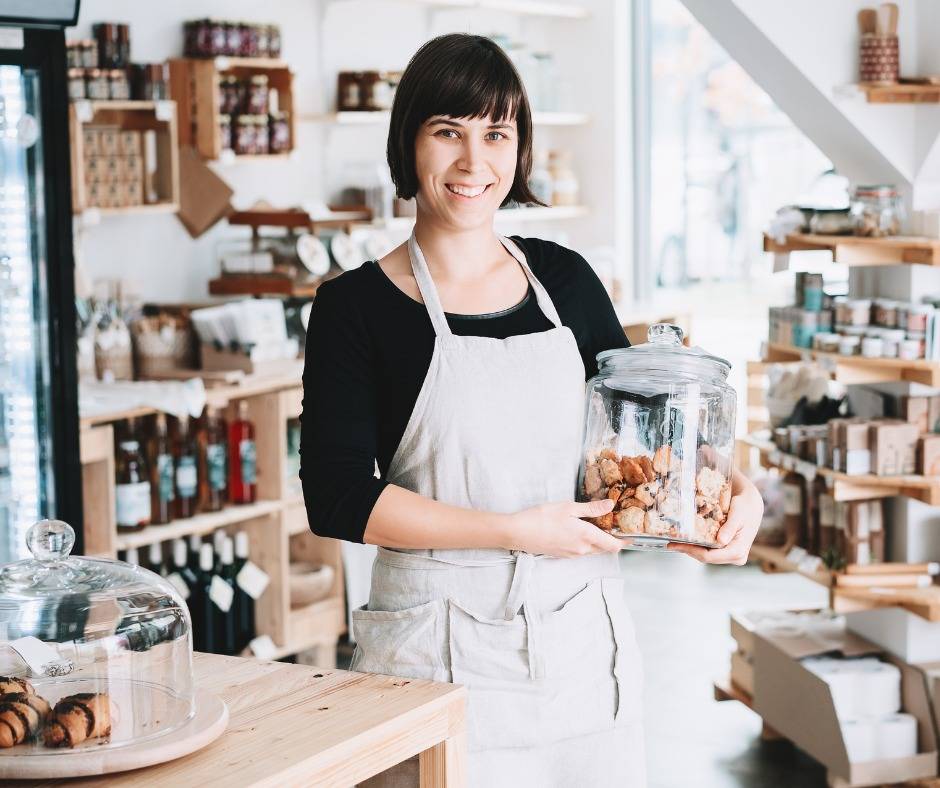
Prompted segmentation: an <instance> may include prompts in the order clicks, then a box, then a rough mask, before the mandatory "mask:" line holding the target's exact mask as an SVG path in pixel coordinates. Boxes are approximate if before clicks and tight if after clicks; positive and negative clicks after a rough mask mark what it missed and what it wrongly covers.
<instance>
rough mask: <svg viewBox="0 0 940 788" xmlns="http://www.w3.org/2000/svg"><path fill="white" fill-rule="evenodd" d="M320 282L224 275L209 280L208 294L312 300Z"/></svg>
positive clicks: (262, 276)
mask: <svg viewBox="0 0 940 788" xmlns="http://www.w3.org/2000/svg"><path fill="white" fill-rule="evenodd" d="M321 281H322V280H320V279H317V280H315V281H313V282H302V283H298V282H296V281H294V280H293V279H289V278H288V277H286V276H275V275H269V274H225V275H224V276H218V277H216V278H215V279H210V280H209V294H210V295H214V296H236V295H248V296H261V295H278V296H287V297H290V298H313V297H314V296H315V295H316V293H317V289H318V288H319V287H320V282H321Z"/></svg>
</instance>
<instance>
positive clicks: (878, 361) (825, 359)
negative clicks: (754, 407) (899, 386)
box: [764, 342, 940, 386]
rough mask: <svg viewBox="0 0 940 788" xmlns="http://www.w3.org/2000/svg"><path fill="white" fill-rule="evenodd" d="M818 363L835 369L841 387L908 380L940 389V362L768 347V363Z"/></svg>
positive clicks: (766, 358) (766, 355)
mask: <svg viewBox="0 0 940 788" xmlns="http://www.w3.org/2000/svg"><path fill="white" fill-rule="evenodd" d="M809 358H811V359H814V360H816V361H819V362H821V363H823V364H826V365H828V366H829V367H831V368H832V372H833V375H834V378H835V380H838V381H839V382H841V383H874V382H879V381H887V380H908V381H912V382H914V383H923V384H925V385H927V386H937V385H940V361H927V360H926V359H922V358H921V359H916V360H912V361H905V360H904V359H900V358H865V357H864V356H843V355H841V354H839V353H827V352H824V351H821V350H812V349H810V348H802V347H794V346H793V345H781V344H778V343H775V342H769V343H767V351H766V353H765V358H764V361H767V362H777V361H799V360H801V359H809Z"/></svg>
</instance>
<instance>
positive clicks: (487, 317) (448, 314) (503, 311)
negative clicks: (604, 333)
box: [369, 260, 533, 320]
mask: <svg viewBox="0 0 940 788" xmlns="http://www.w3.org/2000/svg"><path fill="white" fill-rule="evenodd" d="M369 264H370V265H371V266H372V267H373V268H374V269H375V270H376V271H377V272H378V274H379V276H380V278H381V280H382V281H383V282H384V283H385V284H387V285H388V286H389V287H390V288H391V289H392V290H394V291H395V292H396V293H398V295H399V296H401V297H402V298H404V299H405V300H407V301H408V302H410V303H412V304H414V305H415V306H419V307H421V308H422V309H426V307H425V305H424V303H423V302H421V301H416V300H415V299H414V298H412V297H411V296H410V295H408V294H407V293H406V292H405V291H404V290H402V289H401V288H400V287H399V286H398V285H396V284H395V283H394V282H393V281H392V280H391V279H389V277H388V274H386V273H385V271H383V270H382V266H380V265H379V261H378V260H369ZM527 279H528V277H527ZM528 285H529V286H528V288H527V289H526V293H525V295H524V296H523V297H522V300H521V301H520V302H519V303H517V304H513V305H512V306H510V307H506V309H500V310H499V311H498V312H485V313H483V314H479V315H464V314H458V313H455V312H445V313H444V317H446V318H452V319H454V320H491V319H493V318H497V317H505V316H507V315H511V314H513V313H514V312H518V311H519V310H520V309H522V308H523V307H524V306H525V305H526V304H528V303H529V300H530V299H531V298H532V295H533V290H532V283H531V282H529V283H528Z"/></svg>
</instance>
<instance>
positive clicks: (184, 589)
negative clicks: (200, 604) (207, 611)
mask: <svg viewBox="0 0 940 788" xmlns="http://www.w3.org/2000/svg"><path fill="white" fill-rule="evenodd" d="M166 579H167V580H168V581H169V583H170V585H171V586H173V588H175V589H176V592H177V593H178V594H179V595H180V596H181V597H183V599H189V586H188V585H186V581H185V580H183V577H182V575H180V573H179V572H171V573H170V574H168V575H167V576H166Z"/></svg>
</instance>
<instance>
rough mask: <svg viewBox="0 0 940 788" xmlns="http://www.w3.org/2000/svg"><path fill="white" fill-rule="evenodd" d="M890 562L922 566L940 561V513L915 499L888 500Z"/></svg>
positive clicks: (887, 524)
mask: <svg viewBox="0 0 940 788" xmlns="http://www.w3.org/2000/svg"><path fill="white" fill-rule="evenodd" d="M886 504H887V507H888V517H887V522H886V524H885V527H886V530H887V536H888V544H889V549H888V558H889V559H890V560H891V561H900V562H904V563H913V564H919V563H923V562H925V561H937V560H940V509H938V508H937V507H935V506H930V505H929V504H926V503H923V502H922V501H918V500H916V499H914V498H907V497H905V496H898V497H896V498H888V499H887V501H886Z"/></svg>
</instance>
